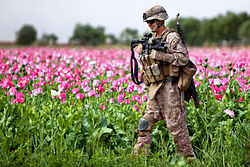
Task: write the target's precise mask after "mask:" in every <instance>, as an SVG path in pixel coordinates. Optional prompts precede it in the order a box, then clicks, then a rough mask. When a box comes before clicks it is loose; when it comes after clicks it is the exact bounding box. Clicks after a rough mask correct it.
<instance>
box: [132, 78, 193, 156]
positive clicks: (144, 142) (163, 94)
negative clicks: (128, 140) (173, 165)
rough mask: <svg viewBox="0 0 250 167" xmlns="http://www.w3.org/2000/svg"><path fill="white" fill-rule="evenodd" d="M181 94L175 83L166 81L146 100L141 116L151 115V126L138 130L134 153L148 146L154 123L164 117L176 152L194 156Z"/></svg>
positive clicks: (181, 154) (150, 141)
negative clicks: (152, 97) (151, 98)
mask: <svg viewBox="0 0 250 167" xmlns="http://www.w3.org/2000/svg"><path fill="white" fill-rule="evenodd" d="M183 96H184V95H183V93H181V91H180V90H179V89H178V87H177V83H175V84H172V83H171V82H168V83H166V84H164V85H163V86H162V87H161V88H160V89H159V91H158V92H157V95H156V96H155V98H154V99H153V100H150V99H149V100H148V102H147V108H146V111H145V114H144V116H143V117H145V115H147V117H151V120H150V121H151V123H149V125H151V126H150V127H149V128H147V129H146V130H143V131H139V137H138V141H137V143H136V144H135V146H134V151H135V152H134V154H135V155H136V154H138V152H140V151H141V150H142V149H145V150H146V151H147V149H149V148H150V145H151V143H152V130H153V128H154V123H156V122H157V121H159V120H162V119H164V120H165V122H166V124H167V128H168V130H169V131H170V132H171V134H172V135H173V139H174V143H175V146H176V147H177V152H178V154H179V155H180V156H184V157H194V153H193V147H192V144H191V141H190V137H189V133H188V128H187V125H186V120H185V116H186V111H185V106H184V100H183V98H182V97H183Z"/></svg>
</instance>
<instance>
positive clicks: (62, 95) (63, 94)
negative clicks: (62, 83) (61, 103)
mask: <svg viewBox="0 0 250 167" xmlns="http://www.w3.org/2000/svg"><path fill="white" fill-rule="evenodd" d="M58 98H59V99H65V98H66V93H60V95H59V96H58Z"/></svg>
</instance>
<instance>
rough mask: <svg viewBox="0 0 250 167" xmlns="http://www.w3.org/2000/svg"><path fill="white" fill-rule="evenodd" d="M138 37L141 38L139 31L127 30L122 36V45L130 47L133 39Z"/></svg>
mask: <svg viewBox="0 0 250 167" xmlns="http://www.w3.org/2000/svg"><path fill="white" fill-rule="evenodd" d="M138 37H139V34H138V30H136V29H131V28H126V29H124V30H123V31H122V32H121V34H120V43H121V44H125V45H129V44H130V42H131V40H132V39H134V38H138Z"/></svg>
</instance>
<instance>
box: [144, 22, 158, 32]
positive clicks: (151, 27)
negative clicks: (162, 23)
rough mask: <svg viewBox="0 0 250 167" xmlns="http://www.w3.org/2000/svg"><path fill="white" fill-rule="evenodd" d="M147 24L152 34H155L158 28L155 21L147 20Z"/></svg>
mask: <svg viewBox="0 0 250 167" xmlns="http://www.w3.org/2000/svg"><path fill="white" fill-rule="evenodd" d="M147 23H148V26H149V28H150V29H151V31H152V32H155V31H156V30H157V28H158V26H157V24H156V20H149V21H147Z"/></svg>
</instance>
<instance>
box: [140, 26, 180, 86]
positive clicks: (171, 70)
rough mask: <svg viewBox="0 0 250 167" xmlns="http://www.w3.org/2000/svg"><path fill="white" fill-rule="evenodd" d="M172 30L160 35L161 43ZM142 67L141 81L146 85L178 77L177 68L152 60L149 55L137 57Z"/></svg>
mask: <svg viewBox="0 0 250 167" xmlns="http://www.w3.org/2000/svg"><path fill="white" fill-rule="evenodd" d="M170 32H174V30H168V31H166V32H165V33H164V34H163V35H162V41H165V40H166V37H167V35H168V34H169V33H170ZM139 61H140V63H141V65H142V69H143V71H142V80H143V82H144V83H145V84H146V85H149V84H150V83H153V82H158V81H162V80H164V79H165V77H167V76H168V77H178V76H179V67H178V66H175V65H172V64H170V63H167V62H163V61H159V60H154V59H151V58H150V57H149V55H143V56H140V57H139Z"/></svg>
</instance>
